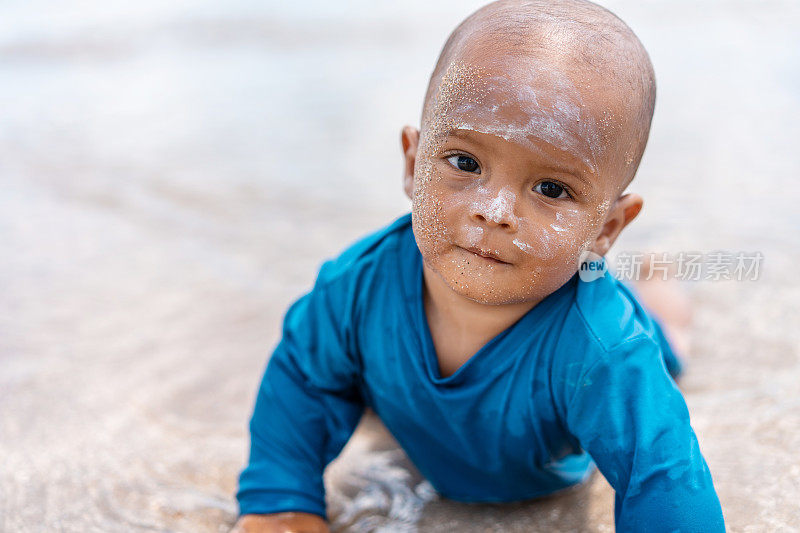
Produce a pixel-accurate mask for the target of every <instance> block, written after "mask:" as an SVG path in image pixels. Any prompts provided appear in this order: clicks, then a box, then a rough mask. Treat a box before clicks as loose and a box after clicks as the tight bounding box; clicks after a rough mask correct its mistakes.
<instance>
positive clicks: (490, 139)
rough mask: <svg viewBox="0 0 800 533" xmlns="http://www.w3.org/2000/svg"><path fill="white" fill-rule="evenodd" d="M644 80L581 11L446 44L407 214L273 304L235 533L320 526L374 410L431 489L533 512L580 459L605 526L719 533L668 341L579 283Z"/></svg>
mask: <svg viewBox="0 0 800 533" xmlns="http://www.w3.org/2000/svg"><path fill="white" fill-rule="evenodd" d="M654 102H655V81H654V75H653V70H652V66H651V64H650V60H649V58H648V55H647V52H646V51H645V50H644V48H643V47H642V44H641V43H640V42H639V40H638V39H637V38H636V36H635V35H634V34H633V32H632V31H631V30H630V28H628V27H627V26H626V25H625V24H624V23H623V22H622V21H620V20H619V19H618V18H616V17H615V16H614V15H613V14H611V13H610V12H608V11H607V10H605V9H603V8H601V7H598V6H597V5H595V4H592V3H590V2H587V1H585V0H532V1H518V0H508V1H506V0H501V1H500V2H496V3H493V4H490V5H488V6H486V7H484V8H483V9H481V10H479V11H477V12H476V13H474V14H473V15H471V16H470V17H469V18H467V19H466V20H465V21H464V22H463V23H462V24H461V25H460V26H458V28H456V30H455V31H454V32H453V34H452V35H451V36H450V38H449V40H448V41H447V43H446V44H445V46H444V49H443V50H442V53H441V56H440V58H439V61H438V63H437V65H436V68H435V70H434V72H433V75H432V76H431V81H430V85H429V87H428V91H427V95H426V99H425V105H424V110H423V116H422V122H421V127H420V129H419V130H417V129H415V128H413V127H406V128H404V129H403V131H402V147H403V153H404V161H405V170H404V175H405V178H404V186H405V191H406V193H407V194H408V196H409V197H410V198H411V199H412V211H411V213H410V214H408V215H405V216H403V217H401V218H399V219H397V220H395V221H394V222H392V223H391V224H389V225H388V226H386V227H384V228H382V229H380V230H378V231H377V232H375V233H372V234H371V235H369V236H367V237H365V238H363V239H362V240H360V241H358V242H357V243H355V244H354V245H352V246H351V247H350V248H348V249H347V250H345V251H344V252H343V253H342V254H341V255H340V256H339V257H338V258H336V259H334V260H331V261H327V262H325V263H324V264H323V265H322V267H321V269H320V272H319V276H318V278H317V281H316V283H315V285H314V287H313V289H312V290H311V292H309V293H308V294H306V295H305V296H303V297H302V298H300V299H299V300H297V301H296V302H295V303H294V304H293V305H292V306H291V307H290V308H289V310H288V311H287V313H286V316H285V319H284V325H283V336H282V339H281V341H280V343H279V344H278V346H277V347H276V349H275V351H274V353H273V355H272V357H271V359H270V361H269V364H268V366H267V369H266V372H265V375H264V377H263V381H262V383H261V386H260V388H259V391H258V396H257V399H256V404H255V409H254V413H253V416H252V419H251V423H250V431H251V448H250V459H249V463H248V465H247V467H246V468H245V469H244V471H243V472H242V473H241V476H240V479H239V491H238V494H237V498H238V500H239V505H240V514H241V516H240V519H239V522H238V523H237V526H236V528H237V529H239V530H242V531H281V532H283V531H327V526H326V523H325V520H324V518H325V516H326V515H325V499H324V488H323V478H322V474H323V470H324V468H325V466H326V465H327V464H328V463H329V462H330V461H331V460H332V459H334V458H335V457H336V456H337V455H338V453H339V452H340V451H341V449H342V447H343V446H344V444H345V443H346V442H347V440H348V439H349V438H350V435H351V434H352V432H353V430H354V428H355V426H356V424H357V423H358V421H359V419H360V417H361V415H362V413H363V411H364V409H365V407H370V408H371V409H373V410H374V411H375V412H376V413H377V415H378V416H379V417H380V418H381V420H382V421H383V423H384V424H385V425H386V427H387V428H388V429H389V431H390V432H391V433H392V434H393V435H394V437H395V438H396V439H397V441H398V442H399V443H400V445H401V446H402V447H403V449H404V450H405V452H406V453H407V454H408V456H409V458H410V459H411V461H412V462H413V463H414V464H415V465H416V466H417V467H418V469H419V470H420V472H421V473H422V474H423V475H424V476H425V477H426V478H427V479H428V480H429V481H430V483H431V484H432V485H433V486H434V487H435V488H436V489H437V491H438V492H439V493H440V494H442V495H443V496H445V497H447V498H451V499H454V500H459V501H465V502H504V501H515V500H523V499H527V498H535V497H538V496H542V495H546V494H550V493H553V492H554V491H558V490H560V489H564V488H566V487H569V486H571V485H575V484H577V483H580V482H582V481H584V480H585V479H586V478H587V477H588V476H589V475H590V474H591V472H592V471H593V469H594V467H595V466H596V467H597V468H598V469H599V471H600V472H601V473H602V474H603V476H605V478H606V479H607V480H608V482H609V483H610V484H611V486H612V487H613V488H614V490H615V492H616V501H615V519H616V526H617V530H619V531H670V532H671V531H683V532H690V531H697V532H704V533H710V532H716V531H724V523H723V517H722V511H721V508H720V504H719V500H718V498H717V495H716V493H715V491H714V487H713V484H712V480H711V475H710V473H709V470H708V466H707V465H706V462H705V460H704V459H703V456H702V455H701V453H700V449H699V446H698V441H697V438H696V436H695V434H694V432H693V430H692V428H691V426H690V423H689V415H688V411H687V408H686V404H685V402H684V400H683V397H682V396H681V394H680V392H679V390H678V389H677V388H676V386H675V383H674V381H673V379H672V377H671V376H670V373H671V372H672V373H673V374H675V373H677V370H678V369H679V366H678V365H677V364H676V359H675V356H674V355H673V352H672V350H671V348H670V345H669V344H668V343H667V341H666V339H665V337H664V334H663V333H662V330H661V328H660V326H659V325H658V324H657V323H656V322H655V321H654V319H653V318H652V317H650V316H649V315H648V313H647V312H646V311H645V310H644V309H643V308H642V306H641V305H640V304H639V303H638V302H637V300H636V298H635V297H634V296H633V295H632V293H631V292H630V291H629V290H628V289H627V288H626V287H625V286H623V285H622V284H621V283H619V282H618V281H617V280H616V279H614V278H613V277H612V276H611V275H610V274H607V273H606V274H605V275H602V276H600V277H599V279H594V280H591V281H590V280H588V279H581V276H580V275H579V265H580V264H581V259H582V258H583V257H585V256H586V254H587V253H588V252H592V253H593V254H596V256H595V257H602V256H603V255H604V254H605V253H606V252H607V251H608V249H609V248H610V247H611V245H612V244H613V243H614V241H615V240H616V238H617V237H618V235H619V234H620V232H621V231H622V229H623V228H624V227H625V226H626V225H627V224H628V223H630V222H631V221H632V220H633V219H634V218H635V217H636V215H637V214H638V213H639V210H640V209H641V207H642V199H641V198H640V197H639V196H637V195H635V194H623V193H624V191H625V189H626V187H627V186H628V184H629V183H630V181H631V180H632V179H633V176H634V174H635V172H636V169H637V167H638V165H639V161H640V159H641V157H642V153H643V151H644V148H645V144H646V142H647V137H648V134H649V129H650V121H651V118H652V115H653V106H654Z"/></svg>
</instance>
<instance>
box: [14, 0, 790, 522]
mask: <svg viewBox="0 0 800 533" xmlns="http://www.w3.org/2000/svg"><path fill="white" fill-rule="evenodd" d="M428 4H429V3H428V2H422V1H419V2H412V3H410V4H409V3H406V4H405V5H404V6H403V7H402V8H401V7H396V8H395V7H380V8H377V7H375V6H374V5H373V4H372V3H367V2H360V3H357V4H356V7H357V9H354V10H353V11H349V12H348V13H346V14H343V13H340V12H339V9H338V8H336V7H335V6H331V5H329V4H326V3H322V2H317V3H314V2H312V3H303V4H302V5H300V4H298V5H296V6H292V7H290V8H285V7H283V6H280V8H279V6H278V5H277V3H275V4H263V3H255V2H254V3H252V4H251V3H248V2H244V1H237V2H226V3H225V4H224V6H223V5H222V4H220V3H216V2H210V1H201V0H195V1H179V2H168V3H157V2H150V1H144V2H137V3H135V5H130V3H127V2H121V1H116V2H91V1H77V0H75V1H72V2H59V3H51V2H43V1H33V2H32V1H26V2H22V1H21V0H14V1H8V2H4V3H3V4H2V6H0V102H2V103H3V105H0V252H2V260H1V261H0V465H2V466H1V467H0V530H2V531H14V532H16V531H45V530H46V531H51V530H61V531H224V530H226V529H227V528H228V527H229V526H230V525H231V524H232V523H233V521H234V520H235V512H236V505H235V501H234V499H233V493H234V491H235V485H236V476H237V474H238V472H239V470H240V468H241V466H242V464H243V461H244V459H245V455H246V452H247V441H246V436H247V433H246V423H247V417H248V416H249V412H250V409H251V405H252V400H253V395H254V393H255V389H256V386H257V384H258V380H259V378H260V374H261V372H262V370H263V368H264V365H265V362H266V359H267V357H268V356H269V353H270V350H271V348H272V346H273V345H274V343H275V342H276V340H277V334H278V328H279V324H280V319H281V316H282V314H283V312H284V310H285V308H286V306H287V305H288V303H289V302H291V301H292V300H293V299H294V298H295V297H296V296H298V295H299V294H300V293H301V292H302V291H304V290H305V289H307V288H308V287H309V286H310V284H311V282H312V280H313V276H314V273H315V271H316V269H317V267H318V266H319V264H320V262H321V261H322V259H323V258H325V257H328V256H331V255H332V254H334V253H336V252H337V251H338V250H340V249H341V248H342V247H343V246H344V245H345V244H347V243H348V242H350V241H352V240H353V239H355V238H356V237H358V236H360V235H362V234H365V233H367V232H368V231H371V230H372V229H374V228H376V227H378V226H379V225H382V224H385V223H387V222H388V221H390V220H391V219H393V218H394V217H395V216H397V215H399V214H401V213H403V212H405V211H406V210H407V209H408V208H409V205H410V204H409V202H408V200H407V199H405V197H404V196H403V194H402V188H401V164H402V163H401V158H400V152H399V128H400V126H401V125H402V124H404V123H412V124H414V123H416V122H417V120H418V116H419V112H420V105H421V97H422V94H423V92H424V88H425V83H426V77H427V75H428V74H429V72H430V70H431V69H432V67H433V64H434V61H435V57H436V54H437V53H438V50H439V48H440V46H441V44H442V43H443V41H444V38H445V37H446V35H447V32H449V31H450V29H452V27H453V26H454V25H455V24H456V23H457V22H458V21H459V20H460V19H461V18H463V17H464V16H465V15H466V14H467V13H468V12H469V10H470V9H471V7H472V6H476V5H478V3H472V4H470V6H467V5H465V4H464V3H461V2H452V1H451V2H443V3H437V4H436V5H435V6H431V5H428ZM604 5H608V6H609V7H611V8H612V9H614V10H615V11H616V12H617V13H618V14H619V15H620V16H622V18H623V19H625V20H626V21H627V22H628V23H629V24H630V25H631V26H632V27H633V28H634V30H635V31H637V33H638V34H639V35H640V37H641V38H642V40H643V42H644V43H645V45H646V47H647V48H648V50H649V51H650V54H651V57H652V59H653V62H654V64H655V67H656V74H657V77H658V83H659V96H658V104H657V109H656V118H655V120H654V124H653V132H652V135H651V142H650V144H649V147H648V151H647V153H646V155H645V159H644V161H643V163H642V166H641V169H640V173H639V176H638V178H637V180H636V181H635V182H634V184H633V186H632V189H633V190H636V191H638V192H640V193H642V194H643V195H644V197H645V202H646V207H645V211H644V213H643V215H642V217H641V219H640V220H637V222H636V223H635V224H634V225H633V226H632V227H631V228H630V230H628V232H627V234H626V235H625V236H624V239H623V240H622V242H620V243H619V244H618V245H617V247H616V249H617V250H618V251H619V250H642V249H648V250H649V249H654V250H658V251H662V250H663V251H669V252H676V251H680V250H700V251H711V250H718V249H724V250H732V251H756V250H758V251H761V252H763V253H764V256H765V260H764V266H763V272H762V276H761V278H760V279H759V280H758V281H755V282H717V283H715V282H697V283H687V284H686V289H687V290H688V291H689V293H690V295H691V297H692V300H693V302H694V303H695V306H696V307H695V309H696V313H695V324H694V349H693V354H692V357H691V360H690V361H689V368H688V374H687V376H686V379H685V380H684V381H683V383H682V387H683V389H684V391H685V395H686V398H687V401H688V403H689V406H690V409H691V413H692V420H693V426H694V427H695V429H696V431H697V432H698V434H699V438H700V443H701V447H702V450H703V452H704V454H705V456H706V459H707V461H708V463H709V466H710V468H711V471H712V473H713V475H714V479H715V483H716V486H717V489H718V492H719V495H720V498H721V500H722V504H723V509H724V512H725V516H726V520H727V523H728V526H729V529H730V530H731V531H748V532H749V531H769V532H773V531H793V530H797V529H800V511H798V506H797V503H796V502H797V501H798V499H799V497H800V461H798V460H797V457H796V450H797V449H798V448H799V447H800V387H798V386H797V383H798V382H800V334H799V333H798V332H799V331H800V328H798V324H800V321H799V320H798V319H799V318H800V316H798V315H800V305H798V303H797V302H798V301H800V284H799V283H798V281H797V278H796V275H795V271H796V268H794V265H797V264H798V262H799V261H800V237H799V236H798V235H800V232H798V230H800V215H798V211H797V208H796V205H797V201H798V197H799V196H800V186H798V184H797V176H798V175H800V157H798V155H797V150H796V146H795V145H796V142H797V139H798V138H800V135H799V134H800V126H799V125H798V124H800V122H798V116H800V113H798V111H799V110H800V35H798V33H797V31H796V28H797V25H798V23H800V7H798V4H797V3H796V2H791V1H788V0H787V1H783V2H780V1H774V2H745V1H735V2H734V1H726V2H721V1H712V0H705V1H701V2H688V1H678V2H675V1H670V2H667V1H658V2H648V3H646V4H645V3H641V2H634V1H632V0H626V1H615V2H608V3H605V4H604ZM286 9H289V10H288V11H287V10H286ZM326 481H327V483H328V486H329V489H330V490H329V504H330V514H331V519H332V523H333V526H334V529H336V530H340V531H343V530H350V531H381V530H383V531H417V530H418V531H442V532H444V531H534V530H538V531H611V530H612V529H613V527H612V522H613V512H612V511H613V509H612V502H613V495H612V492H611V491H610V489H609V488H608V486H607V484H606V483H605V481H604V480H603V479H602V478H601V477H600V476H595V478H594V479H593V480H592V482H591V483H590V484H589V485H588V486H586V487H582V488H579V489H576V490H572V491H568V492H566V493H563V494H560V495H558V496H554V497H552V498H548V499H544V500H540V501H535V502H524V503H518V504H513V505H465V504H457V503H454V502H450V501H446V500H443V499H441V498H438V497H437V496H436V494H435V493H434V492H433V491H432V490H431V487H430V485H429V484H427V482H425V480H424V479H422V478H421V477H420V476H419V474H418V473H417V472H416V471H415V470H414V469H413V466H412V465H410V464H409V463H408V460H407V459H406V458H405V456H404V455H403V454H402V452H401V451H399V450H398V449H397V448H396V445H394V443H393V441H392V440H391V438H390V437H388V436H387V435H386V434H385V432H384V430H383V429H382V427H381V426H380V424H379V422H378V421H376V420H374V419H372V418H367V419H365V421H364V423H363V424H362V426H361V427H360V428H359V430H358V434H357V436H356V438H354V439H353V440H352V441H351V443H350V444H349V445H348V448H347V450H346V452H345V453H344V454H343V456H342V457H341V458H340V460H339V461H337V462H336V463H335V465H334V466H333V467H332V468H331V469H330V471H329V475H328V477H327V480H326Z"/></svg>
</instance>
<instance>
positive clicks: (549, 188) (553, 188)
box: [533, 181, 569, 198]
mask: <svg viewBox="0 0 800 533" xmlns="http://www.w3.org/2000/svg"><path fill="white" fill-rule="evenodd" d="M533 190H534V191H536V192H538V193H539V194H543V195H545V196H547V197H548V198H569V193H567V190H566V189H565V188H564V187H563V186H561V185H559V184H558V183H556V182H554V181H542V182H540V183H537V184H536V185H535V186H534V187H533Z"/></svg>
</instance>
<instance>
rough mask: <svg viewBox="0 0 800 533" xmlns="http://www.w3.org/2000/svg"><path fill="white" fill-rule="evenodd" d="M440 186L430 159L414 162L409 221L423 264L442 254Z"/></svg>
mask: <svg viewBox="0 0 800 533" xmlns="http://www.w3.org/2000/svg"><path fill="white" fill-rule="evenodd" d="M440 184H441V176H440V175H439V174H438V173H437V172H436V171H435V169H434V167H433V164H432V162H431V161H430V159H428V158H419V159H417V165H416V168H415V170H414V198H413V202H412V215H411V217H412V227H413V230H414V236H415V238H416V240H417V245H418V246H419V248H420V251H421V252H422V255H423V257H424V258H425V259H427V260H431V259H433V258H434V257H435V256H437V255H439V254H441V253H443V251H444V248H445V243H446V242H447V224H446V217H445V211H444V209H443V203H442V200H441V198H440V196H441V195H440V192H439V190H438V189H439V188H440Z"/></svg>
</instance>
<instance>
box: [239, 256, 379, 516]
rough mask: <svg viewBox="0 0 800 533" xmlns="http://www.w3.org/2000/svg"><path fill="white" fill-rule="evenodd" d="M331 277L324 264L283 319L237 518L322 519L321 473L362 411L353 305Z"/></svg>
mask: <svg viewBox="0 0 800 533" xmlns="http://www.w3.org/2000/svg"><path fill="white" fill-rule="evenodd" d="M333 271H334V268H333V264H332V263H331V262H328V263H325V264H324V265H323V266H322V268H321V269H320V274H319V277H318V279H317V282H316V284H315V286H314V288H313V290H312V291H311V292H310V293H308V294H306V295H305V296H303V297H301V298H300V299H299V300H297V301H296V302H295V303H294V304H292V306H291V307H290V308H289V310H288V311H287V312H286V315H285V317H284V322H283V333H282V338H281V340H280V342H279V344H278V346H277V347H276V348H275V350H274V352H273V354H272V357H271V358H270V360H269V363H268V364H267V368H266V371H265V373H264V376H263V378H262V381H261V385H260V387H259V390H258V395H257V397H256V401H255V407H254V410H253V415H252V417H251V419H250V456H249V461H248V464H247V466H246V467H245V468H244V470H243V471H242V473H241V474H240V476H239V490H238V492H237V494H236V497H237V499H238V501H239V512H240V514H241V515H243V514H265V513H276V512H283V511H295V512H307V513H314V514H317V515H320V516H322V517H323V518H325V492H324V485H323V478H322V474H323V470H324V469H325V466H326V465H327V464H328V463H329V462H330V461H332V460H333V459H334V458H335V457H336V456H337V455H338V454H339V452H340V451H341V449H342V447H344V445H345V443H346V442H347V440H348V439H349V438H350V436H351V434H352V433H353V430H354V429H355V426H356V425H357V423H358V421H359V419H360V417H361V414H362V413H363V410H364V406H363V401H362V399H361V395H360V393H359V388H358V379H359V378H358V376H359V375H360V372H359V362H358V361H359V359H358V357H357V356H356V349H355V346H354V334H353V331H352V327H351V324H352V322H351V319H350V315H351V314H350V312H349V311H348V310H349V309H350V308H352V307H353V305H352V299H350V295H348V294H347V292H349V291H348V290H347V289H346V284H345V283H344V282H343V280H342V278H341V276H339V277H335V275H334V274H332V272H333ZM332 278H335V279H332Z"/></svg>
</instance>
